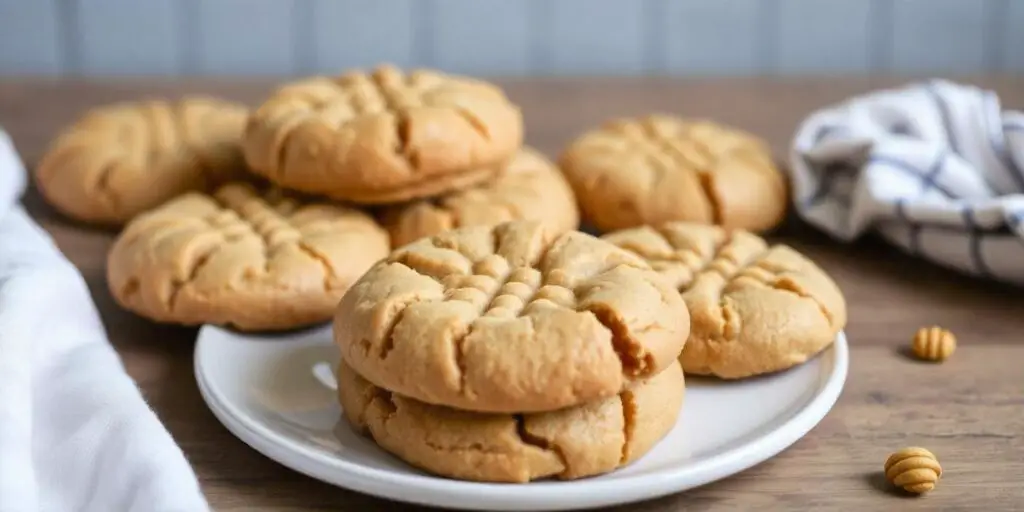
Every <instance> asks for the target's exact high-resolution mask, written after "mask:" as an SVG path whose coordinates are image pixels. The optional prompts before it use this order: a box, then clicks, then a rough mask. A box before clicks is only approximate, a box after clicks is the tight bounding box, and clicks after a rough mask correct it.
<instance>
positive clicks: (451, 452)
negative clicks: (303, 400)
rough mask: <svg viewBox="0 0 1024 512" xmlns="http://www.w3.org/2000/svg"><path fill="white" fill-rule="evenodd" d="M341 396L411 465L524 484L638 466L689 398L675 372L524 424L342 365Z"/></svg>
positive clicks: (362, 424)
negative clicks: (409, 392)
mask: <svg viewBox="0 0 1024 512" xmlns="http://www.w3.org/2000/svg"><path fill="white" fill-rule="evenodd" d="M338 391H339V393H338V396H339V399H340V402H341V406H342V409H343V410H344V414H345V417H346V419H347V420H348V422H349V423H350V424H351V425H352V426H353V427H354V428H356V430H358V431H361V432H363V433H366V434H369V435H370V436H371V437H372V438H373V439H374V440H375V441H376V443H377V444H378V445H379V446H380V447H381V448H383V449H385V450H387V451H389V452H391V453H393V454H395V455H396V456H398V457H399V458H401V459H402V460H405V461H406V462H408V463H409V464H412V465H413V466H416V467H419V468H421V469H424V470H426V471H430V472H432V473H436V474H438V475H442V476H446V477H450V478H457V479H461V480H474V481H483V482H516V483H523V482H529V481H531V480H539V479H542V478H548V477H554V478H558V479H562V480H570V479H575V478H583V477H587V476H592V475H597V474H601V473H607V472H609V471H612V470H614V469H616V468H619V467H622V466H625V465H627V464H629V463H631V462H633V461H635V460H637V459H639V458H640V457H642V456H643V455H644V454H646V453H647V452H648V451H649V450H651V448H653V447H654V446H655V445H656V444H657V443H658V441H660V440H661V439H662V438H663V437H664V436H665V435H666V434H667V433H668V432H669V431H670V430H672V427H673V426H674V425H675V423H676V419H677V418H678V417H679V411H680V407H681V406H682V404H683V395H684V394H685V392H684V379H683V372H682V371H681V370H680V369H679V365H678V364H676V363H672V364H671V365H670V366H669V367H668V368H666V369H665V371H663V372H661V373H659V374H657V375H655V376H653V377H651V378H650V379H647V380H644V381H640V382H637V383H635V384H634V385H632V386H630V387H629V388H628V389H626V390H624V391H622V393H620V394H619V395H615V396H611V397H609V398H604V399H598V400H596V401H593V402H589V403H586V404H582V405H578V406H576V407H571V408H568V409H561V410H558V411H553V412H543V413H535V414H526V415H510V414H483V413H475V412H468V411H460V410H457V409H451V408H448V407H444V406H438V405H429V404H425V403H423V402H419V401H416V400H412V399H410V398H406V397H403V396H400V395H396V394H393V393H391V392H390V391H387V390H385V389H382V388H379V387H376V386H374V385H373V384H371V383H369V382H368V381H366V380H365V379H363V378H362V377H360V376H359V375H358V374H357V373H356V372H355V371H353V370H352V369H351V368H350V367H349V366H348V365H346V364H345V363H344V362H342V363H341V364H340V365H339V368H338Z"/></svg>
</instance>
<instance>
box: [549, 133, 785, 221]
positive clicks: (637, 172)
mask: <svg viewBox="0 0 1024 512" xmlns="http://www.w3.org/2000/svg"><path fill="white" fill-rule="evenodd" d="M561 162H562V165H563V168H565V169H566V172H567V175H568V176H569V177H570V180H571V181H573V182H575V183H574V184H575V187H576V188H577V189H578V190H580V192H579V195H580V196H582V202H583V203H584V209H585V210H587V213H588V214H590V215H593V216H596V217H597V223H598V224H601V225H602V227H606V228H611V229H618V228H623V227H627V226H633V225H637V224H643V223H661V222H665V221H669V220H688V221H698V222H704V223H711V224H716V225H723V224H724V225H729V224H732V223H735V222H739V223H746V222H750V221H753V222H760V223H775V222H777V217H779V216H780V215H781V212H782V211H784V209H785V205H784V202H785V197H784V196H785V192H784V184H783V181H782V177H781V175H780V174H779V172H778V170H777V169H776V168H775V166H774V164H773V163H772V159H771V153H770V151H769V150H768V148H767V147H765V146H764V144H762V143H761V142H760V141H758V140H756V139H754V138H753V137H751V136H748V135H746V134H745V133H743V132H740V131H738V130H733V129H728V128H725V127H722V126H720V125H718V124H715V123H712V122H709V121H699V120H698V121H684V120H682V119H678V118H673V117H669V116H661V115H651V116H646V117H641V118H636V119H619V120H614V121H610V122H608V123H606V124H605V125H604V126H602V127H601V128H599V129H597V130H594V131H592V132H589V133H587V134H584V135H583V136H582V137H580V138H579V139H578V140H577V141H575V142H574V143H573V144H572V145H571V146H570V148H569V149H568V150H567V152H566V154H565V155H563V157H562V159H561ZM626 168H628V172H622V169H626ZM723 169H725V170H728V173H727V172H725V171H724V170H723ZM737 170H739V172H737ZM741 176H742V182H739V183H719V181H720V180H727V181H738V180H740V179H741ZM760 188H763V189H764V190H758V189H760ZM591 189H593V190H591ZM730 189H733V190H730ZM662 190H671V191H672V192H673V194H674V195H673V196H672V197H669V196H664V197H662V196H660V195H659V194H658V191H662ZM734 190H739V191H742V192H741V193H738V194H736V196H737V197H736V198H735V200H733V199H732V197H731V196H732V195H733V193H734ZM602 192H607V193H602ZM680 193H682V194H684V195H685V196H686V197H685V198H680V196H679V194H680ZM591 195H593V196H594V197H593V198H589V196H591ZM751 195H753V196H762V197H759V198H758V200H757V201H754V202H755V203H757V204H758V205H759V206H760V205H761V204H762V203H764V206H765V207H766V208H770V210H768V211H764V212H761V214H762V215H761V216H760V217H761V218H760V220H754V219H740V218H739V217H741V216H745V214H742V213H741V214H740V215H736V214H735V213H736V212H735V211H736V210H739V209H742V208H744V207H745V206H747V205H745V204H742V202H743V201H746V202H749V200H750V199H751V197H750V196H751ZM775 196H778V197H775ZM588 198H589V199H588ZM776 199H777V201H774V202H778V203H782V204H777V205H776V204H772V202H773V201H772V200H776ZM608 203H611V204H610V205H609V204H608ZM588 206H589V208H588ZM610 206H611V207H610ZM602 212H603V213H602ZM738 227H749V228H751V229H760V228H762V226H759V225H755V226H738ZM765 227H767V226H765Z"/></svg>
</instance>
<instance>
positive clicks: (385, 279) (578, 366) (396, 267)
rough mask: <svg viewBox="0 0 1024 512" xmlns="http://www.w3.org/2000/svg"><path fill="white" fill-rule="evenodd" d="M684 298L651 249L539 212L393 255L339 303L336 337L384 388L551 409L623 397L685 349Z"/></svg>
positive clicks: (484, 407) (461, 404) (468, 404)
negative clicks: (627, 245) (643, 252)
mask: <svg viewBox="0 0 1024 512" xmlns="http://www.w3.org/2000/svg"><path fill="white" fill-rule="evenodd" d="M688 333H689V317H688V315H687V314H686V307H685V305H684V304H683V301H682V298H680V296H679V293H678V292H676V291H675V290H673V289H672V288H671V287H670V286H668V285H667V284H666V283H665V282H664V280H662V279H661V278H660V277H659V276H658V275H657V274H656V273H655V272H653V271H652V270H651V269H650V267H649V266H648V265H647V263H645V262H644V261H643V260H641V259H640V258H638V257H636V256H635V255H633V254H630V253H629V252H627V251H624V250H621V249H619V248H617V247H615V246H614V245H612V244H610V243H607V242H604V241H601V240H599V239H597V238H594V237H592V236H590V235H587V234H584V233H579V232H576V231H572V232H569V233H564V234H560V235H556V234H554V233H553V232H552V231H551V230H550V229H549V228H546V227H545V226H544V225H543V224H541V223H540V222H536V221H516V222H509V223H504V224H499V225H497V226H495V227H483V226H477V227H469V228H461V229H457V230H453V231H447V232H445V233H442V234H439V235H436V236H434V237H432V238H424V239H421V240H419V241H418V242H414V243H412V244H410V245H407V246H405V247H403V248H401V249H398V250H396V251H394V252H392V253H391V255H390V256H389V257H388V258H387V259H385V260H383V261H381V262H379V263H377V264H376V265H374V266H373V268H371V269H370V270H369V271H368V272H367V273H366V274H365V275H364V276H363V277H361V278H360V279H359V281H358V282H357V283H356V284H354V285H353V286H352V288H351V289H350V290H349V292H348V293H346V294H345V297H344V298H343V299H342V301H341V303H340V304H339V306H338V312H337V315H336V316H335V320H334V337H335V341H336V342H337V343H338V345H339V347H340V348H341V353H342V354H343V356H344V357H345V360H346V361H348V363H349V364H350V365H352V367H353V368H354V369H355V370H356V371H357V372H359V374H360V375H362V376H363V377H365V378H366V379H367V380H369V381H370V382H373V383H374V384H375V385H377V386H380V387H382V388H385V389H389V390H391V391H394V392H396V393H399V394H402V395H405V396H407V397H409V398H414V399H416V400H420V401H423V402H427V403H432V404H438V405H447V406H450V407H455V408H459V409H465V410H470V411H482V412H507V413H518V412H538V411H548V410H554V409H559V408H562V407H568V406H573V405H578V404H581V403H584V402H589V401H591V400H597V399H601V398H607V397H610V396H614V395H616V394H618V393H619V392H621V391H622V390H623V389H624V388H625V386H627V385H628V384H629V383H630V382H631V381H633V380H636V379H642V378H646V377H649V376H651V375H654V374H656V373H658V372H660V371H661V370H663V369H664V368H666V367H668V366H669V365H670V364H671V363H672V361H673V360H674V359H675V358H676V357H678V355H679V352H680V350H681V349H682V347H683V343H685V341H686V336H687V334H688Z"/></svg>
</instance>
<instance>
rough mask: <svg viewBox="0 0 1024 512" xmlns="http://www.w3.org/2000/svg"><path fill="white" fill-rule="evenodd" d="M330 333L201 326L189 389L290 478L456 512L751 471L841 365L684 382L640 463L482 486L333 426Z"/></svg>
mask: <svg viewBox="0 0 1024 512" xmlns="http://www.w3.org/2000/svg"><path fill="white" fill-rule="evenodd" d="M337 358H338V354H337V351H336V349H335V347H334V346H333V344H332V342H331V334H330V327H322V328H318V329H314V330H310V331H305V332H301V333H293V334H287V335H276V336H251V335H243V334H238V333H235V332H231V331H227V330H224V329H220V328H216V327H209V326H207V327H204V328H203V329H202V330H201V331H200V333H199V340H198V342H197V344H196V351H195V372H196V380H197V381H198V383H199V389H200V391H201V392H202V394H203V398H204V399H205V400H206V403H207V404H208V405H209V407H210V409H211V410H212V411H213V413H214V414H215V415H216V416H217V418H218V419H219V420H220V421H221V422H222V423H223V424H224V425H225V426H226V427H227V428H228V430H230V431H231V432H232V433H233V434H234V435H236V436H238V438H240V439H241V440H242V441H244V442H245V443H247V444H248V445H250V446H252V447H253V448H255V449H256V450H257V451H259V452H261V453H263V454H264V455H266V456H267V457H270V458H271V459H274V460H276V461H278V462H280V463H281V464H284V465H285V466H288V467H290V468H292V469H294V470H296V471H299V472H301V473H305V474H306V475H309V476H311V477H313V478H317V479H320V480H323V481H325V482H329V483H332V484H335V485H338V486H340V487H345V488H348V489H352V490H355V491H359V492H364V493H367V494H372V495H376V496H380V497H384V498H388V499H392V500H398V501H405V502H410V503H418V504H423V505H433V506H441V507H450V508H461V509H491V510H566V509H580V508H590V507H598V506H607V505H615V504H621V503H628V502H633V501H638V500H644V499H650V498H655V497H658V496H663V495H666V494H671V493H675V492H679V491H683V490H686V489H690V488H693V487H697V486H699V485H703V484H706V483H708V482H712V481H714V480H718V479H721V478H724V477H727V476H729V475H732V474H734V473H738V472H740V471H742V470H744V469H746V468H749V467H751V466H753V465H755V464H758V463H760V462H762V461H764V460H766V459H768V458H770V457H772V456H774V455H776V454H777V453H779V452H780V451H782V450H783V449H785V448H786V447H788V446H789V445H791V444H793V443H794V442H796V441H797V440H798V439H800V438H801V437H803V436H804V435H805V434H807V432H808V431H810V430H811V428H813V427H814V426H815V425H817V424H818V422H819V421H821V419H822V418H823V417H824V416H825V414H826V413H828V411H829V409H831V408H832V405H833V404H834V403H835V401H836V399H837V398H838V397H839V393H840V392H841V391H842V388H843V383H844V381H845V380H846V371H847V367H848V364H849V355H848V349H847V344H846V337H845V336H844V335H843V334H840V335H839V337H838V338H837V339H836V342H835V344H833V346H832V348H830V349H829V350H827V351H825V352H824V353H823V354H821V355H820V356H819V357H817V358H815V359H814V360H812V361H809V362H808V363H806V364H804V365H802V366H799V367H797V368H794V369H792V370H789V371H787V372H784V373H780V374H777V375H772V376H769V377H763V378H757V379H752V380H747V381H742V382H733V383H728V382H718V381H713V380H709V379H699V378H695V377H688V378H687V392H686V400H685V403H684V404H683V411H682V413H681V414H680V420H679V423H678V424H677V425H676V426H675V428H674V429H673V430H672V432H670V433H669V434H668V436H667V437H666V438H665V439H664V440H663V441H662V442H661V443H660V444H659V445H658V446H656V447H655V448H654V449H653V450H652V451H651V452H650V453H648V454H647V455H646V456H645V457H643V458H642V459H640V460H638V461H636V462H634V463H633V464H631V465H630V466H628V467H625V468H623V469H620V470H618V471H615V472H612V473H609V474H606V475H602V476H598V477H593V478H587V479H582V480H576V481H570V482H560V481H543V482H534V483H530V484H483V483H472V482H461V481H455V480H450V479H446V478H439V477H435V476H431V475H429V474H426V473H423V472H421V471H418V470H416V469H413V468H411V467H409V466H408V465H406V464H404V463H403V462H401V461H400V460H398V459H396V458H394V457H392V456H391V455H389V454H387V453H386V452H384V451H383V450H381V449H379V448H377V446H376V445H375V444H373V441H371V440H369V439H366V438H363V437H361V436H358V435H356V434H355V433H353V432H352V431H351V430H350V429H349V428H348V426H347V424H345V423H344V422H342V421H341V420H340V407H339V406H338V404H337V402H336V399H335V396H336V395H335V391H334V389H333V387H334V379H333V377H332V369H333V367H334V364H335V362H336V361H337Z"/></svg>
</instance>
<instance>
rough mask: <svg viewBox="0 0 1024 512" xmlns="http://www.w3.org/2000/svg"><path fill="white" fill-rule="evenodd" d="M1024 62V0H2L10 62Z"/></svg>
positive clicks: (632, 68)
mask: <svg viewBox="0 0 1024 512" xmlns="http://www.w3.org/2000/svg"><path fill="white" fill-rule="evenodd" d="M381 61H388V62H393V63H395V64H398V65H402V66H416V65H421V66H432V67H439V68H442V69H446V70H450V71H455V72H463V73H474V74H482V75H506V76H509V75H511V76H516V75H594V74H601V75H609V74H611V75H632V74H671V75H686V76H712V75H786V74H822V73H827V74H842V73H911V74H922V73H950V74H958V73H985V72H994V73H1020V72H1024V0H0V75H7V76H13V75H86V76H100V75H102V76H111V75H113V76H116V75H157V76H165V75H293V74H303V73H312V72H331V71H336V70H339V69H343V68H348V67H356V66H367V65H372V64H374V63H377V62H381Z"/></svg>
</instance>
